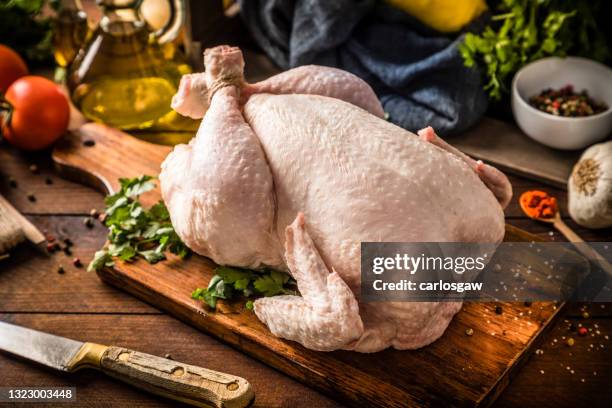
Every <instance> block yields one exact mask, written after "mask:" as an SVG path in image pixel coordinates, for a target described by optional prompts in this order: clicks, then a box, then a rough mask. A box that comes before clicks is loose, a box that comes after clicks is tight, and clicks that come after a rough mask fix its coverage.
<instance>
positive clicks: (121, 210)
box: [90, 176, 189, 270]
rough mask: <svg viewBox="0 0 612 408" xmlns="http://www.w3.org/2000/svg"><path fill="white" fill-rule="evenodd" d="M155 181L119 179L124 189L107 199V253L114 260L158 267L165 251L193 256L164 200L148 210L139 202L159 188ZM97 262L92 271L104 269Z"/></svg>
mask: <svg viewBox="0 0 612 408" xmlns="http://www.w3.org/2000/svg"><path fill="white" fill-rule="evenodd" d="M152 180H153V178H152V177H151V176H140V177H137V178H132V179H128V178H122V179H119V183H120V185H121V189H120V190H119V191H118V192H117V193H115V194H112V195H109V196H107V197H106V198H105V203H106V205H107V207H106V210H105V214H106V218H105V220H104V224H105V225H106V226H107V227H108V236H107V238H108V246H107V248H106V250H105V251H104V252H105V254H106V255H105V256H106V257H108V258H109V259H110V260H111V261H112V257H118V258H119V259H121V260H122V261H125V262H131V261H134V260H136V259H137V258H139V257H140V258H144V259H145V260H146V261H147V262H149V263H152V264H154V263H157V262H160V261H163V260H164V259H166V254H165V251H170V252H171V253H173V254H176V255H178V256H180V257H181V258H185V257H186V256H188V255H189V249H188V248H187V246H186V245H185V244H184V243H183V242H182V241H181V239H180V238H179V236H178V235H177V234H176V231H174V228H173V227H172V224H171V223H170V214H169V213H168V209H167V208H166V206H165V205H164V203H163V202H161V201H160V202H158V203H157V204H155V205H153V206H152V207H151V208H150V209H148V210H147V209H145V208H144V207H143V206H142V205H141V204H140V202H139V201H138V197H139V195H140V194H143V193H146V192H147V191H151V190H152V189H153V188H155V184H154V183H153V181H152ZM100 256H102V255H100ZM94 261H96V258H94ZM94 261H92V263H91V264H90V269H96V270H97V269H99V268H101V267H104V263H103V262H102V261H99V260H98V261H97V262H94ZM107 266H108V265H107Z"/></svg>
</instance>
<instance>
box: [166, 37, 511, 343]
mask: <svg viewBox="0 0 612 408" xmlns="http://www.w3.org/2000/svg"><path fill="white" fill-rule="evenodd" d="M204 62H205V65H206V72H205V73H201V74H191V75H186V76H184V77H183V79H182V81H181V84H180V89H179V91H178V93H177V95H175V97H174V100H173V107H174V109H176V110H177V111H178V112H179V113H181V114H183V115H187V116H190V117H192V118H202V117H203V120H202V123H201V125H200V128H199V130H198V133H197V135H196V136H195V138H194V139H192V140H191V142H190V143H189V144H188V145H178V146H176V147H175V148H174V150H173V152H172V153H170V155H169V156H168V157H167V158H166V160H165V161H164V163H163V164H162V171H161V175H160V182H161V189H162V194H163V198H164V200H165V202H166V204H167V206H168V209H169V211H170V215H171V219H172V224H173V225H174V227H175V229H176V232H177V233H178V235H179V236H180V237H181V238H182V239H183V241H184V242H185V243H186V244H187V245H188V246H189V247H190V248H192V249H193V250H194V251H195V252H197V253H199V254H201V255H204V256H207V257H210V258H211V259H212V260H214V261H215V262H216V263H218V264H222V265H233V266H239V267H245V268H261V267H264V266H266V267H271V268H276V269H279V270H285V271H287V272H289V273H290V274H291V275H292V276H293V277H294V278H295V280H296V281H297V285H298V289H299V291H300V294H301V296H275V297H267V298H262V299H258V300H257V301H255V304H254V310H255V314H256V315H257V317H258V318H259V319H260V320H261V321H262V322H263V323H265V324H266V325H267V326H268V328H269V329H270V331H271V332H272V333H273V334H275V335H277V336H279V337H282V338H285V339H289V340H294V341H297V342H299V343H301V344H302V345H304V346H305V347H308V348H311V349H315V350H323V351H330V350H336V349H348V350H356V351H359V352H375V351H378V350H382V349H385V348H387V347H391V346H392V347H395V348H397V349H415V348H419V347H422V346H425V345H427V344H429V343H431V342H433V341H434V340H436V339H437V338H439V337H440V336H441V335H442V334H443V333H444V330H445V329H446V327H447V326H448V324H449V322H450V321H451V319H452V317H453V315H454V314H455V313H457V311H458V310H459V309H460V308H461V303H458V302H420V303H415V302H375V303H365V302H362V303H360V302H359V292H360V279H361V278H360V243H361V242H362V241H396V242H447V241H450V242H453V241H463V242H489V243H492V242H495V243H497V242H500V241H501V240H502V238H503V235H504V214H503V207H505V206H506V204H507V203H508V202H509V200H510V197H511V195H512V189H511V186H510V183H509V182H508V179H507V178H506V177H505V176H504V175H503V174H502V173H501V172H499V171H498V170H496V169H495V168H493V167H491V166H488V165H486V164H483V163H482V162H476V161H474V160H472V159H471V158H469V157H467V156H466V155H464V154H462V153H461V152H459V151H457V150H456V149H454V148H453V147H451V146H449V145H448V144H446V143H445V142H444V141H443V140H441V139H440V138H439V137H438V136H437V135H436V134H435V133H434V131H433V130H432V129H431V128H426V129H423V130H421V131H419V132H418V133H419V136H417V135H414V134H413V133H410V132H408V131H406V130H404V129H402V128H400V127H397V126H395V125H393V124H391V123H389V122H387V121H385V120H384V119H383V115H384V112H383V110H382V107H381V105H380V103H379V101H378V99H377V98H376V95H375V94H374V92H373V91H372V89H371V88H370V87H369V86H368V85H367V84H366V83H365V82H363V81H362V80H361V79H359V78H358V77H356V76H354V75H352V74H350V73H347V72H344V71H342V70H338V69H334V68H326V67H320V66H304V67H299V68H295V69H292V70H289V71H286V72H284V73H282V74H279V75H276V76H274V77H271V78H269V79H267V80H265V81H263V82H259V83H255V84H248V83H246V82H245V81H244V78H243V68H244V61H243V57H242V53H241V51H240V50H239V49H238V48H234V47H228V46H220V47H216V48H212V49H208V50H206V52H205V54H204Z"/></svg>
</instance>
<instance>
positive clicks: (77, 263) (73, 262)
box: [72, 258, 83, 268]
mask: <svg viewBox="0 0 612 408" xmlns="http://www.w3.org/2000/svg"><path fill="white" fill-rule="evenodd" d="M72 264H73V265H74V266H76V267H77V268H80V267H81V266H82V265H83V264H82V263H81V260H80V259H79V258H74V259H73V260H72Z"/></svg>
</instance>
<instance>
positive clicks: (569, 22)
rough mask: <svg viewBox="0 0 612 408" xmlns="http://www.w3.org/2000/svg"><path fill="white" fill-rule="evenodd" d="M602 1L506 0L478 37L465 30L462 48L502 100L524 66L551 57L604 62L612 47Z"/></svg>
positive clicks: (492, 94)
mask: <svg viewBox="0 0 612 408" xmlns="http://www.w3.org/2000/svg"><path fill="white" fill-rule="evenodd" d="M601 4H602V2H601V1H592V0H576V1H566V0H503V1H501V2H499V4H498V6H497V11H498V12H500V13H501V14H497V15H494V16H493V17H492V18H491V23H490V25H489V26H488V27H486V28H485V29H484V30H483V32H482V33H480V34H479V35H476V34H473V33H467V34H466V35H465V37H464V39H463V42H462V43H461V44H460V46H459V52H460V54H461V56H462V58H463V62H464V65H465V66H467V67H475V66H479V67H481V68H483V71H484V74H485V75H486V78H487V81H486V83H485V86H484V89H485V90H486V91H487V92H488V93H489V96H490V97H491V99H494V100H499V99H501V98H502V96H503V95H504V94H507V93H508V90H509V89H510V82H511V80H512V77H513V75H514V73H515V72H516V71H518V70H519V69H520V68H521V67H522V66H523V65H525V64H527V63H529V62H531V61H535V60H537V59H540V58H544V57H549V56H560V57H563V56H566V55H570V54H571V55H578V56H584V57H588V58H593V59H595V60H598V61H604V60H606V59H609V58H610V49H609V46H608V44H607V41H606V38H605V36H604V35H603V34H602V30H601V29H600V27H598V24H597V21H596V19H595V16H596V12H597V9H598V8H599V7H601Z"/></svg>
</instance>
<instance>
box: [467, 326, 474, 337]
mask: <svg viewBox="0 0 612 408" xmlns="http://www.w3.org/2000/svg"><path fill="white" fill-rule="evenodd" d="M465 334H466V335H468V336H471V335H473V334H474V329H472V328H469V329H466V330H465Z"/></svg>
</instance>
